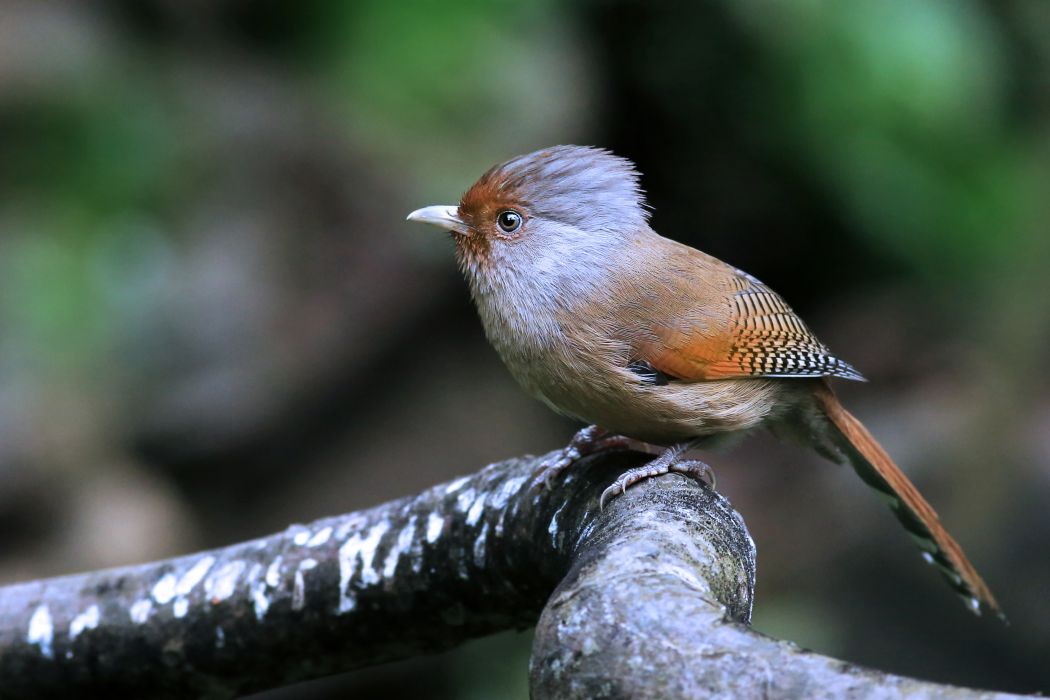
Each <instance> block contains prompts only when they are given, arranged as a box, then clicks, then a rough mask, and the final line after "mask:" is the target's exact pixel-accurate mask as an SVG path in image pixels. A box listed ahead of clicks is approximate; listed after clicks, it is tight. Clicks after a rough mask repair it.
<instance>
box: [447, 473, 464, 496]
mask: <svg viewBox="0 0 1050 700" xmlns="http://www.w3.org/2000/svg"><path fill="white" fill-rule="evenodd" d="M468 481H470V477H469V476H461V477H460V478H458V479H456V480H455V481H453V482H452V483H451V484H449V485H448V486H446V487H445V493H446V494H451V493H455V492H456V491H459V490H460V489H461V488H463V486H464V484H466V483H467V482H468Z"/></svg>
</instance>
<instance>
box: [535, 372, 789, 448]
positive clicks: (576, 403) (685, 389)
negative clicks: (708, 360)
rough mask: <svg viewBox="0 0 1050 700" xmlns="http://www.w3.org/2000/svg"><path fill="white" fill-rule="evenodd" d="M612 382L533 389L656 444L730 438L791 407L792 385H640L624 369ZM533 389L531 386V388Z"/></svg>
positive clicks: (568, 380) (569, 410)
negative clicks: (723, 436) (788, 400)
mask: <svg viewBox="0 0 1050 700" xmlns="http://www.w3.org/2000/svg"><path fill="white" fill-rule="evenodd" d="M610 379H611V381H608V382H604V383H599V382H595V381H586V382H581V381H576V380H574V378H573V377H566V376H565V375H562V379H561V380H560V381H559V382H556V383H555V382H544V386H538V387H536V389H538V391H537V390H535V389H534V390H533V393H534V394H536V395H537V396H538V397H539V398H540V399H542V400H543V401H544V402H546V403H547V404H548V405H550V406H551V407H553V408H554V409H555V410H557V411H559V412H560V413H563V414H566V415H569V416H572V417H575V418H577V419H579V420H582V421H584V422H587V423H592V424H594V425H598V426H601V427H602V428H605V429H607V430H609V431H612V432H615V433H617V434H620V435H626V436H628V437H632V438H635V439H638V440H642V441H644V442H650V443H654V444H662V445H667V444H673V443H679V442H684V441H687V440H694V439H697V438H702V437H708V436H715V435H723V434H731V433H736V432H741V431H746V430H750V429H752V428H755V427H757V426H759V425H761V424H762V423H763V422H764V421H766V420H767V419H770V418H775V417H777V416H776V414H777V413H778V411H779V410H781V408H782V407H783V406H784V405H785V404H786V403H787V402H785V401H784V399H785V398H786V397H785V394H786V393H787V392H788V391H790V390H791V389H792V387H791V382H788V381H785V380H775V379H732V380H721V381H713V382H693V383H681V382H671V383H669V384H666V385H663V386H654V385H647V384H641V383H639V382H638V381H637V379H636V378H635V377H634V376H633V375H631V374H630V373H629V372H627V371H626V370H624V371H623V372H622V373H617V374H616V375H615V376H613V377H611V378H610ZM530 388H531V387H530Z"/></svg>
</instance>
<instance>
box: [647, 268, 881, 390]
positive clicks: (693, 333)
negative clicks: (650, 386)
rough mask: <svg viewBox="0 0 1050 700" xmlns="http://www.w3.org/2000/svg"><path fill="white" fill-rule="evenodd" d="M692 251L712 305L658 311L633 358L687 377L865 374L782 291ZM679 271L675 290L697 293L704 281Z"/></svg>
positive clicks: (671, 374)
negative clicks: (823, 338)
mask: <svg viewBox="0 0 1050 700" xmlns="http://www.w3.org/2000/svg"><path fill="white" fill-rule="evenodd" d="M687 250H688V249H687ZM690 253H695V251H691V250H690ZM700 255H703V254H700ZM690 257H693V258H694V260H695V261H696V262H697V265H696V266H695V267H694V268H693V271H694V273H695V274H696V275H705V276H706V277H707V280H706V282H707V283H706V284H705V285H704V289H705V293H704V294H703V297H704V300H705V301H704V304H703V305H704V306H705V307H706V308H704V309H688V310H687V311H686V312H685V313H681V314H678V315H668V314H667V313H663V314H655V317H656V318H662V320H660V321H655V322H653V323H651V324H650V326H649V328H647V329H646V331H647V332H646V333H644V334H642V335H641V336H640V337H638V338H637V342H636V345H635V348H636V352H635V354H636V357H635V358H632V359H634V360H637V361H639V362H645V363H647V364H648V365H650V366H651V367H652V368H653V369H654V370H656V371H659V372H662V373H663V374H665V375H667V376H669V377H672V378H675V379H679V380H683V381H710V380H715V379H731V378H737V377H841V378H843V379H853V380H859V381H863V380H864V378H863V377H862V376H861V374H860V373H859V372H857V370H855V369H854V368H853V367H851V366H850V365H849V364H847V363H846V362H843V361H842V360H840V359H838V358H837V357H835V356H834V355H832V354H831V352H830V351H829V350H828V348H827V347H826V346H825V345H824V344H823V343H821V342H820V341H819V340H818V339H817V337H816V336H815V335H813V332H812V331H811V330H809V328H807V327H806V324H805V323H803V322H802V320H801V319H800V318H799V317H798V316H797V315H796V314H795V312H794V311H792V310H791V307H789V306H788V305H787V304H786V303H785V302H784V300H783V299H781V298H780V296H779V295H778V294H776V292H774V291H773V290H771V289H769V288H768V287H766V286H765V285H764V284H762V283H761V282H759V281H758V280H757V279H755V278H754V277H751V276H750V275H748V274H746V273H744V272H741V271H740V270H737V269H735V268H733V267H730V266H728V265H725V264H724V263H722V262H721V261H718V260H716V259H714V258H710V257H709V256H706V255H703V257H701V258H697V257H695V256H690ZM690 267H692V266H690ZM677 270H678V277H679V282H678V283H677V285H676V283H675V282H674V281H671V282H670V284H671V286H672V293H675V292H674V290H673V287H675V286H679V285H680V286H682V289H681V291H680V292H678V293H677V294H676V296H677V297H678V298H690V297H689V295H688V290H695V289H696V284H695V282H693V283H692V284H688V283H687V282H686V281H685V280H684V279H682V278H681V274H682V272H688V270H686V269H683V268H681V267H679V268H677ZM694 294H695V292H694Z"/></svg>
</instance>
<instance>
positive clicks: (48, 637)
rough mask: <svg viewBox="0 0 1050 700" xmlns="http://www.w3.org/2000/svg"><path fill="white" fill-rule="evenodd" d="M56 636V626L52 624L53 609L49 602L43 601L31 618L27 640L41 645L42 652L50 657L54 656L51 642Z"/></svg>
mask: <svg viewBox="0 0 1050 700" xmlns="http://www.w3.org/2000/svg"><path fill="white" fill-rule="evenodd" d="M54 637H55V628H54V626H53V625H52V624H51V611H50V610H48V608H47V604H45V603H41V604H40V606H39V607H38V608H37V609H36V610H35V611H34V612H33V616H32V617H31V618H29V631H28V634H27V635H26V641H27V642H29V643H30V644H36V645H37V646H38V647H40V653H41V655H43V656H46V657H47V658H49V659H53V658H54V650H53V649H52V647H51V642H52V640H53V639H54Z"/></svg>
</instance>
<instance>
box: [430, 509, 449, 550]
mask: <svg viewBox="0 0 1050 700" xmlns="http://www.w3.org/2000/svg"><path fill="white" fill-rule="evenodd" d="M444 527H445V519H444V518H443V517H441V516H440V515H438V514H437V513H431V514H430V515H428V516H427V542H428V543H429V544H434V543H435V542H437V541H438V538H439V537H441V530H442V529H444Z"/></svg>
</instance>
